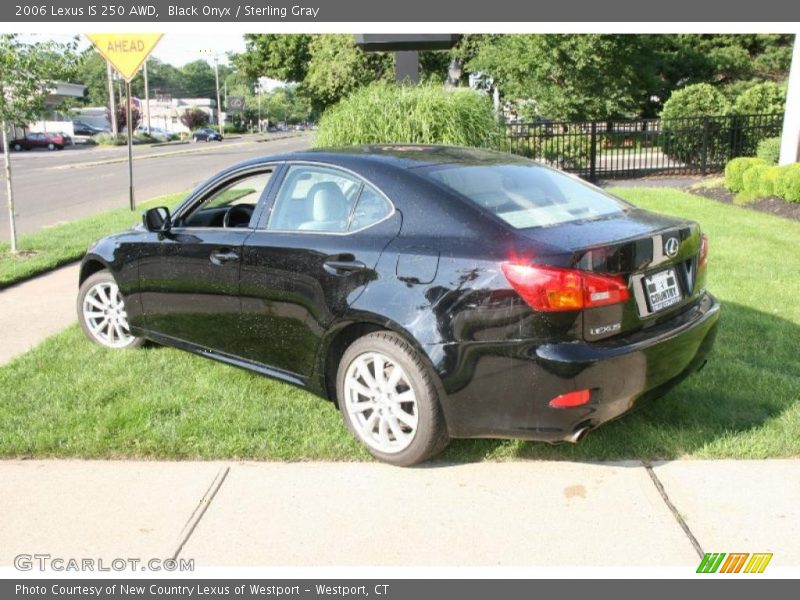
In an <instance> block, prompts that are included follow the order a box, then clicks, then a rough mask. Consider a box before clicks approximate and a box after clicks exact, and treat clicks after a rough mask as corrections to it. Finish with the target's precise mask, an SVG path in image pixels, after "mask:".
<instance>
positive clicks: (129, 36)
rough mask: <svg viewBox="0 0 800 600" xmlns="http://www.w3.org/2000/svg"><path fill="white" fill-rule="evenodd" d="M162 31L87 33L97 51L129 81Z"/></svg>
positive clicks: (154, 45) (151, 49)
mask: <svg viewBox="0 0 800 600" xmlns="http://www.w3.org/2000/svg"><path fill="white" fill-rule="evenodd" d="M163 35H164V34H163V33H87V34H86V37H87V38H89V41H90V42H92V44H94V47H95V48H97V51H98V52H99V53H100V54H102V55H103V56H104V57H105V58H106V60H108V62H110V63H111V66H113V67H114V68H115V69H116V70H117V71H119V74H120V75H122V77H123V78H124V79H125V81H130V80H131V79H133V76H134V75H136V72H137V71H138V70H139V68H140V67H141V66H142V63H144V61H145V59H146V58H147V57H148V56H149V55H150V53H151V52H152V51H153V48H155V47H156V44H158V41H159V40H160V39H161V36H163Z"/></svg>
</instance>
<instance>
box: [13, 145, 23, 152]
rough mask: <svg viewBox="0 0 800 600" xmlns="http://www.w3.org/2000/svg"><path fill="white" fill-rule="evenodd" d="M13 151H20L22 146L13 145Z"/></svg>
mask: <svg viewBox="0 0 800 600" xmlns="http://www.w3.org/2000/svg"><path fill="white" fill-rule="evenodd" d="M14 150H16V151H17V152H19V151H20V150H22V144H14Z"/></svg>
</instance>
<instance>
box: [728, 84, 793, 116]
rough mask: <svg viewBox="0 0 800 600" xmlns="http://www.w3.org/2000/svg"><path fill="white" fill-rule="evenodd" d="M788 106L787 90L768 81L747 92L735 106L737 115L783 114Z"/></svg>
mask: <svg viewBox="0 0 800 600" xmlns="http://www.w3.org/2000/svg"><path fill="white" fill-rule="evenodd" d="M785 105H786V88H785V87H784V86H782V85H779V84H777V83H773V82H771V81H768V82H766V83H758V84H756V85H754V86H753V87H751V88H749V89H747V90H745V91H744V92H743V93H742V94H741V95H739V97H738V98H736V102H735V103H734V105H733V112H735V113H736V114H737V115H771V114H775V113H782V112H783V110H784V106H785Z"/></svg>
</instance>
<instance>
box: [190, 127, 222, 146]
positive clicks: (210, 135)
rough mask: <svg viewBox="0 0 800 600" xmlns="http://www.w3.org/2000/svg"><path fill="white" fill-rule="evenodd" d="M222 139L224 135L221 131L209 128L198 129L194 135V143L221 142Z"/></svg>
mask: <svg viewBox="0 0 800 600" xmlns="http://www.w3.org/2000/svg"><path fill="white" fill-rule="evenodd" d="M222 139H223V138H222V134H221V133H220V132H219V131H217V130H216V129H210V128H208V127H204V128H203V129H198V130H196V131H194V132H193V133H192V141H193V142H221V141H222Z"/></svg>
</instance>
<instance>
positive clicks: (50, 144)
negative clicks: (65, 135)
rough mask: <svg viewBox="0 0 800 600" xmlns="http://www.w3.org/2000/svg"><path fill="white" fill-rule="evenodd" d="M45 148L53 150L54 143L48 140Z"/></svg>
mask: <svg viewBox="0 0 800 600" xmlns="http://www.w3.org/2000/svg"><path fill="white" fill-rule="evenodd" d="M47 149H48V150H55V149H56V145H55V144H54V143H53V142H50V143H49V144H47Z"/></svg>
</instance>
